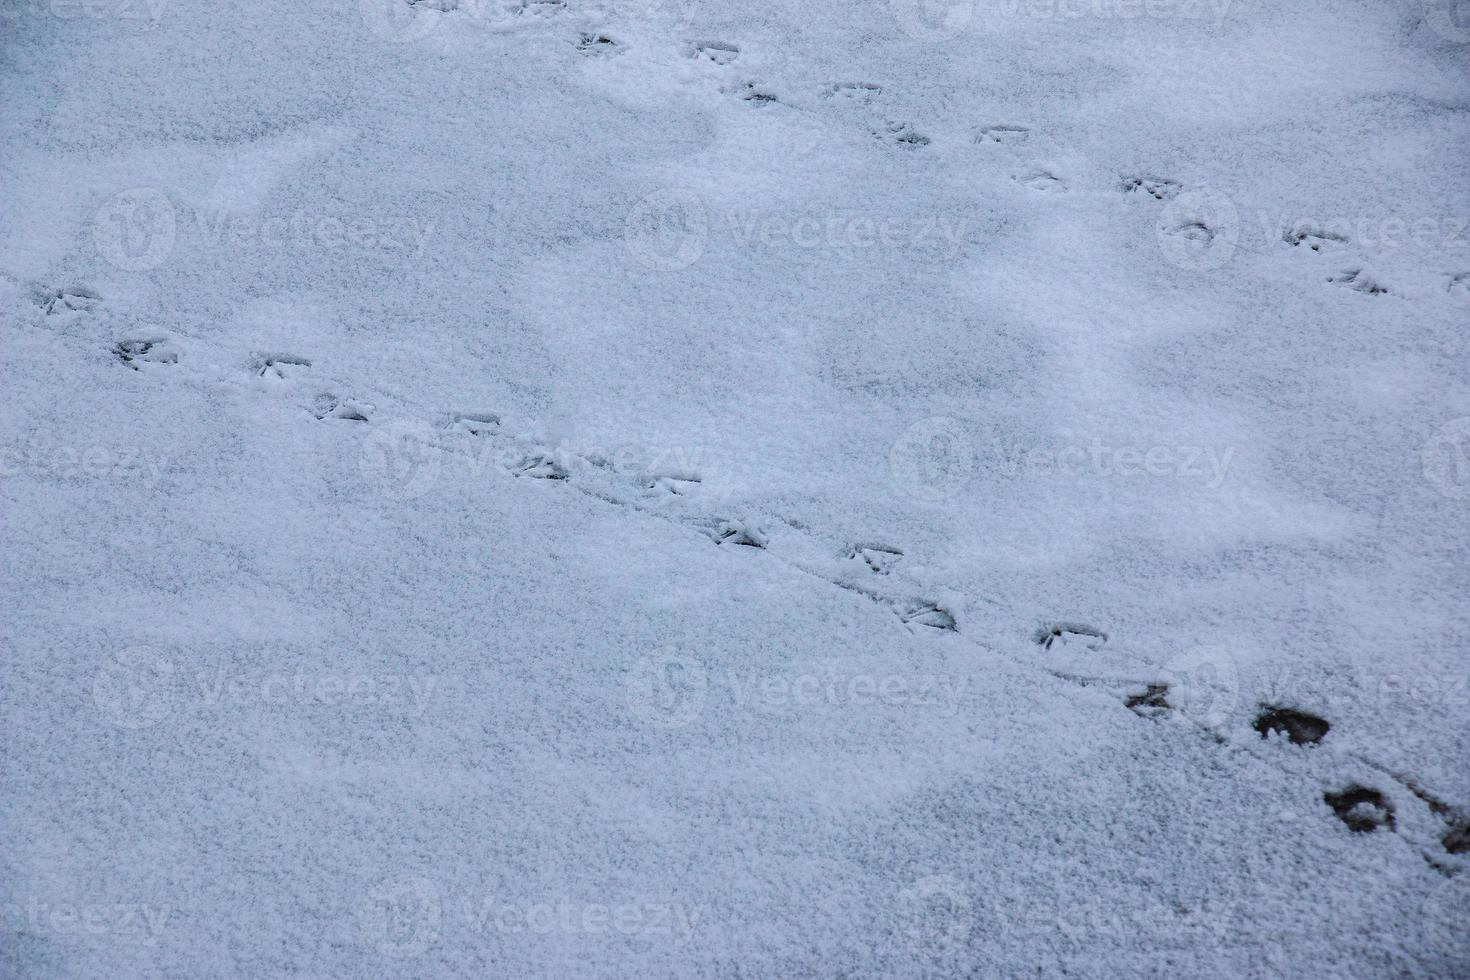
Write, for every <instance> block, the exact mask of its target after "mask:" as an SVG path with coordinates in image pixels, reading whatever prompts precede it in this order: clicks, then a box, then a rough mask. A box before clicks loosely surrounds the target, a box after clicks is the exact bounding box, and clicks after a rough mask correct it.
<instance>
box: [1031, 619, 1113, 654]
mask: <svg viewBox="0 0 1470 980" xmlns="http://www.w3.org/2000/svg"><path fill="white" fill-rule="evenodd" d="M1032 639H1034V640H1035V641H1036V644H1037V645H1038V646H1040V647H1041V648H1042V649H1043V650H1050V649H1051V648H1052V647H1053V646H1056V647H1062V648H1066V647H1070V646H1080V647H1083V648H1085V649H1088V650H1097V649H1099V648H1101V647H1102V645H1103V644H1104V643H1106V642H1108V634H1106V633H1104V632H1103V631H1102V630H1100V629H1097V628H1095V627H1092V626H1087V625H1085V624H1083V623H1052V624H1050V625H1047V626H1043V627H1041V629H1039V630H1037V631H1036V635H1035V636H1034V637H1032Z"/></svg>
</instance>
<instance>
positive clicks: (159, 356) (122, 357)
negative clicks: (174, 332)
mask: <svg viewBox="0 0 1470 980" xmlns="http://www.w3.org/2000/svg"><path fill="white" fill-rule="evenodd" d="M167 344H168V341H167V340H165V339H163V338H162V337H154V338H151V339H148V340H119V341H118V342H117V343H115V344H113V345H112V354H113V356H114V357H116V358H117V359H118V360H119V361H122V362H123V363H124V364H126V365H127V366H128V367H130V368H132V369H133V370H134V371H141V370H142V369H143V368H142V365H144V364H177V363H179V355H178V352H177V351H175V350H174V349H173V348H171V347H169V346H167Z"/></svg>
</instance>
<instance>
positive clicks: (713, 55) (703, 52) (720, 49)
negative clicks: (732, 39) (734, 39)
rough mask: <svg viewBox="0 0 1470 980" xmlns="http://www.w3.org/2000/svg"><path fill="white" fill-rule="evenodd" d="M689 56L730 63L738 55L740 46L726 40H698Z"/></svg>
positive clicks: (720, 63)
mask: <svg viewBox="0 0 1470 980" xmlns="http://www.w3.org/2000/svg"><path fill="white" fill-rule="evenodd" d="M689 57H691V58H696V59H701V60H704V61H713V62H714V63H715V64H717V65H731V64H734V63H735V59H737V58H739V57H740V48H739V47H738V46H736V45H734V44H731V43H729V42H728V41H699V42H697V43H696V44H695V45H694V46H693V48H692V49H691V51H690V54H689Z"/></svg>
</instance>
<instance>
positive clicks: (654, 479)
mask: <svg viewBox="0 0 1470 980" xmlns="http://www.w3.org/2000/svg"><path fill="white" fill-rule="evenodd" d="M699 484H700V479H699V476H698V475H697V474H694V473H685V472H682V471H680V472H671V473H654V474H651V475H649V476H647V477H645V478H644V480H643V489H644V490H645V491H648V492H650V493H653V494H658V495H662V494H673V495H674V496H676V497H686V496H688V495H689V494H691V493H693V492H694V489H695V488H696V487H698V486H699Z"/></svg>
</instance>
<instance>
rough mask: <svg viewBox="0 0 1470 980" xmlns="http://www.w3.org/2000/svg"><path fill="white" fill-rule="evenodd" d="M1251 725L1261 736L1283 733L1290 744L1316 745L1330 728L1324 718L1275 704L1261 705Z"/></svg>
mask: <svg viewBox="0 0 1470 980" xmlns="http://www.w3.org/2000/svg"><path fill="white" fill-rule="evenodd" d="M1252 727H1254V728H1255V730H1256V731H1258V732H1260V734H1261V737H1262V738H1270V737H1271V736H1272V735H1284V736H1286V738H1287V739H1289V740H1290V741H1291V744H1292V745H1316V744H1317V743H1319V742H1321V741H1322V739H1323V738H1325V737H1326V736H1327V732H1328V731H1329V730H1330V729H1331V728H1332V726H1331V725H1330V724H1328V722H1327V719H1325V718H1319V717H1317V716H1316V715H1312V714H1308V713H1307V712H1305V711H1298V710H1296V709H1295V708H1282V707H1277V706H1275V705H1262V707H1261V713H1260V714H1258V715H1256V720H1255V724H1254V725H1253V726H1252Z"/></svg>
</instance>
